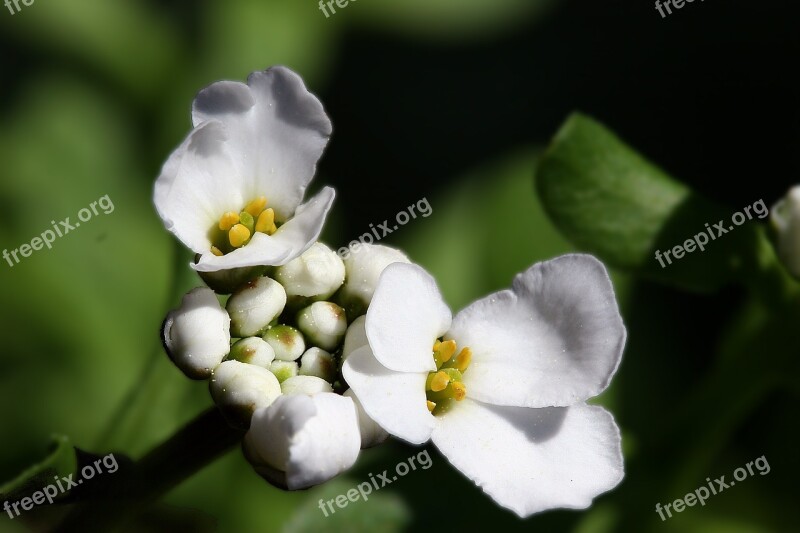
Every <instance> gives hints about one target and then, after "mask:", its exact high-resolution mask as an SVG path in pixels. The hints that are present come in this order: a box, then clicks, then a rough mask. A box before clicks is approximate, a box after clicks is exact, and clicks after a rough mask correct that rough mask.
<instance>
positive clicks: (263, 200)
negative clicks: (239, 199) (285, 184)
mask: <svg viewBox="0 0 800 533" xmlns="http://www.w3.org/2000/svg"><path fill="white" fill-rule="evenodd" d="M265 207H267V197H266V196H259V197H258V198H256V199H255V200H253V201H252V202H250V203H249V204H247V205H246V206H245V208H244V210H245V211H247V212H248V213H250V214H251V215H253V218H255V217H257V216H258V215H260V214H261V212H262V211H264V208H265Z"/></svg>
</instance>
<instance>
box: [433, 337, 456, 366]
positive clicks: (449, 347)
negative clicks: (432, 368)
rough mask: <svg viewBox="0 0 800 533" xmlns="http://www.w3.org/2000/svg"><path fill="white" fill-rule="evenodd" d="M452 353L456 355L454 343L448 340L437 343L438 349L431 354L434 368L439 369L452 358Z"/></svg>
mask: <svg viewBox="0 0 800 533" xmlns="http://www.w3.org/2000/svg"><path fill="white" fill-rule="evenodd" d="M454 353H456V341H454V340H449V341H444V342H442V343H439V349H438V350H436V351H435V352H434V353H433V360H434V361H435V362H436V368H441V367H442V365H443V364H445V363H446V362H447V361H449V360H450V358H451V357H453V354H454Z"/></svg>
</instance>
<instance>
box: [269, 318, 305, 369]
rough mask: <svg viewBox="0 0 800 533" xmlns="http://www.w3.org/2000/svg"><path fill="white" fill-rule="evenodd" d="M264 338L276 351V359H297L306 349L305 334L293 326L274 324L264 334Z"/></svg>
mask: <svg viewBox="0 0 800 533" xmlns="http://www.w3.org/2000/svg"><path fill="white" fill-rule="evenodd" d="M264 340H265V341H266V342H267V343H268V344H269V345H270V346H272V349H273V350H274V351H275V359H278V360H280V361H296V360H298V359H299V358H300V356H301V355H303V352H305V350H306V341H305V339H303V335H302V334H301V333H300V332H299V331H297V330H296V329H294V328H293V327H292V326H285V325H282V324H281V325H278V326H273V327H271V328H269V330H267V332H266V333H265V334H264Z"/></svg>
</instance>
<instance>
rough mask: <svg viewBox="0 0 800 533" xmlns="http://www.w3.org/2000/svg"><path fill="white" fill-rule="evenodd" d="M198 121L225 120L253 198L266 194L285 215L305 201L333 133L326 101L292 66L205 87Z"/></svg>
mask: <svg viewBox="0 0 800 533" xmlns="http://www.w3.org/2000/svg"><path fill="white" fill-rule="evenodd" d="M192 121H193V123H194V125H195V126H199V125H201V124H203V123H205V122H207V121H218V122H220V123H222V124H223V126H224V128H225V130H226V133H227V134H228V136H229V137H230V139H231V145H230V146H231V151H232V154H233V156H234V157H233V160H234V163H235V165H236V168H237V170H238V172H239V173H240V174H241V175H243V176H246V177H247V180H248V181H247V182H246V184H245V190H244V192H245V195H247V196H248V197H249V199H252V198H255V197H257V196H261V195H266V196H267V198H268V199H269V201H270V206H271V207H273V208H274V209H275V212H276V214H277V217H278V219H279V220H286V219H288V218H289V217H290V216H291V215H292V214H293V212H294V209H295V208H296V207H297V206H298V205H299V204H300V202H301V200H302V198H303V195H304V193H305V189H306V187H307V186H308V184H309V182H310V181H311V179H312V178H313V177H314V174H315V172H316V164H317V161H318V160H319V158H320V157H321V155H322V153H323V151H324V150H325V147H326V145H327V143H328V139H329V138H330V135H331V131H332V126H331V122H330V119H329V118H328V116H327V115H326V114H325V110H324V109H323V107H322V104H321V103H320V101H319V100H318V99H317V98H316V97H315V96H314V95H313V94H311V93H310V92H309V91H308V90H307V89H306V86H305V84H304V83H303V80H302V79H301V78H300V76H299V75H297V74H296V73H295V72H293V71H291V70H290V69H288V68H286V67H281V66H278V67H272V68H270V69H267V70H265V71H259V72H254V73H252V74H251V75H250V76H249V77H248V80H247V84H246V85H245V84H243V83H238V82H231V81H221V82H217V83H214V84H212V85H210V86H209V87H207V88H205V89H203V90H202V91H200V93H199V94H198V95H197V97H196V98H195V101H194V103H193V106H192Z"/></svg>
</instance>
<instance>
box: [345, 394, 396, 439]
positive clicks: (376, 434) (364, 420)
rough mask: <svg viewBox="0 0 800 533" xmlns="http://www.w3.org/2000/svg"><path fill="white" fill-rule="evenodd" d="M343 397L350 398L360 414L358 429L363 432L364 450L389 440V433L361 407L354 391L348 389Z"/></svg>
mask: <svg viewBox="0 0 800 533" xmlns="http://www.w3.org/2000/svg"><path fill="white" fill-rule="evenodd" d="M342 396H345V397H347V398H350V399H351V400H353V403H354V404H355V405H356V411H357V412H358V429H359V431H360V432H361V448H362V449H366V448H371V447H373V446H377V445H378V444H380V443H382V442H383V441H385V440H386V439H388V438H389V433H387V432H386V430H384V429H383V428H382V427H380V426H379V425H378V424H377V422H375V421H374V420H373V419H371V418H370V417H369V415H368V414H367V412H366V411H364V408H363V407H362V406H361V402H360V401H358V398H357V397H356V394H355V393H354V392H353V389H347V390H346V391H345V393H344V394H343V395H342Z"/></svg>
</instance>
